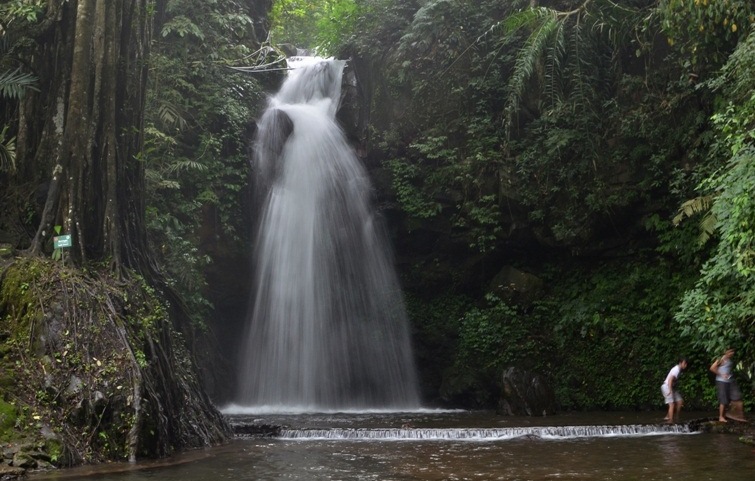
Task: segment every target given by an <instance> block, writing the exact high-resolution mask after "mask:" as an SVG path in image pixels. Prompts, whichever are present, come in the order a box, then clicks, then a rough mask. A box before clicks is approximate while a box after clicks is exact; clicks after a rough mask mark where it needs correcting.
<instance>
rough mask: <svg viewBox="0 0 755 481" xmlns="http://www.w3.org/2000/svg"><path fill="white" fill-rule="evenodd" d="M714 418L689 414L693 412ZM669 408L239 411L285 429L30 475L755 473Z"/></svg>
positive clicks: (750, 451) (581, 476)
mask: <svg viewBox="0 0 755 481" xmlns="http://www.w3.org/2000/svg"><path fill="white" fill-rule="evenodd" d="M709 415H710V413H688V414H687V415H686V416H685V418H686V419H696V418H700V417H706V416H709ZM661 417H662V413H660V412H657V413H578V414H562V415H557V416H551V417H542V418H521V417H501V416H496V415H494V414H493V413H488V412H466V411H457V412H439V411H424V412H415V413H379V412H375V413H351V414H344V413H340V414H339V413H332V414H315V415H313V414H307V415H304V414H300V415H285V414H279V415H253V414H248V415H243V416H242V415H234V416H230V419H231V421H232V422H250V421H254V422H263V423H269V424H276V425H282V426H284V427H285V428H286V429H285V430H284V431H282V433H281V437H276V438H246V439H244V438H238V439H236V440H234V441H233V442H231V443H229V444H227V445H225V446H221V447H217V448H211V449H203V450H197V451H193V452H190V453H186V454H183V455H181V456H177V457H175V458H172V459H170V460H164V461H160V462H141V463H137V464H136V465H133V466H132V465H127V464H123V465H108V466H104V467H85V468H74V469H69V470H61V471H59V472H55V473H49V474H44V475H38V476H34V477H32V478H30V479H31V480H32V481H34V480H38V481H41V480H43V479H45V480H51V479H56V480H63V479H67V480H97V481H146V480H161V481H208V480H229V481H258V480H342V481H352V480H353V481H356V480H376V481H378V480H379V481H383V480H395V481H402V480H428V481H429V480H433V481H436V480H437V481H442V480H443V481H445V480H507V481H515V480H516V481H525V480H529V481H540V480H580V481H593V480H594V481H610V480H643V481H652V480H658V481H660V480H685V481H702V480H714V481H718V480H727V481H739V480H742V481H745V480H748V481H750V480H752V479H755V449H754V448H753V447H752V446H747V445H745V444H743V443H740V442H739V441H738V440H737V437H736V436H735V435H724V434H701V433H690V432H685V431H686V430H685V429H684V428H683V427H667V426H661V425H659V424H658V423H659V422H661V419H660V418H661ZM546 428H547V429H546ZM283 436H285V437H283Z"/></svg>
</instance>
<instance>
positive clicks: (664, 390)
mask: <svg viewBox="0 0 755 481" xmlns="http://www.w3.org/2000/svg"><path fill="white" fill-rule="evenodd" d="M661 394H663V400H664V401H665V402H666V404H671V403H678V402H682V395H681V394H679V391H674V392H670V391H669V388H668V385H666V384H665V383H664V384H662V385H661Z"/></svg>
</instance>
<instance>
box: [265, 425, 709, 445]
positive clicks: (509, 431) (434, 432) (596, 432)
mask: <svg viewBox="0 0 755 481" xmlns="http://www.w3.org/2000/svg"><path fill="white" fill-rule="evenodd" d="M695 432H696V431H693V430H691V429H690V427H689V426H688V425H686V424H661V425H626V426H625V425H617V426H539V427H511V428H431V429H425V428H388V429H381V428H377V429H375V428H373V429H368V428H364V429H363V428H331V429H281V430H280V432H279V434H278V435H277V437H279V438H282V439H289V440H302V441H303V440H324V439H327V440H350V441H354V440H380V441H391V440H394V441H400V440H422V441H432V440H442V441H449V440H458V441H501V440H508V439H520V438H531V439H569V438H595V437H621V436H654V435H668V434H691V433H695Z"/></svg>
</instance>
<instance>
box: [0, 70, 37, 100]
mask: <svg viewBox="0 0 755 481" xmlns="http://www.w3.org/2000/svg"><path fill="white" fill-rule="evenodd" d="M36 81H37V78H36V77H35V76H33V75H31V74H28V73H24V72H22V71H21V68H20V67H19V68H17V69H16V70H13V71H10V70H8V71H5V72H0V97H6V98H9V99H17V100H20V99H21V98H22V97H23V96H24V93H25V92H26V90H36V91H39V89H37V88H36V87H35V86H34V84H35V83H36Z"/></svg>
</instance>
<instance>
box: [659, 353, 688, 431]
mask: <svg viewBox="0 0 755 481" xmlns="http://www.w3.org/2000/svg"><path fill="white" fill-rule="evenodd" d="M685 369H687V359H685V358H681V359H679V362H678V363H677V365H676V366H674V367H672V368H671V370H670V371H669V372H668V375H666V380H665V381H663V384H661V393H662V394H663V399H664V401H666V404H668V414H666V417H665V418H663V419H664V420H665V421H666V422H668V423H673V422H676V421H678V420H679V412H680V411H681V410H682V405H683V404H684V401H683V399H682V395H681V394H679V390H678V387H677V382H678V381H679V376H681V374H682V371H684V370H685Z"/></svg>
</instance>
